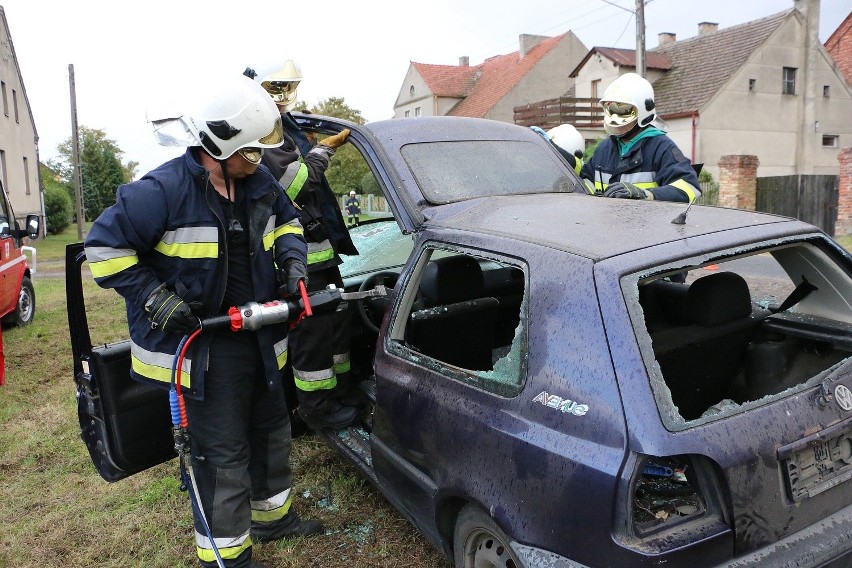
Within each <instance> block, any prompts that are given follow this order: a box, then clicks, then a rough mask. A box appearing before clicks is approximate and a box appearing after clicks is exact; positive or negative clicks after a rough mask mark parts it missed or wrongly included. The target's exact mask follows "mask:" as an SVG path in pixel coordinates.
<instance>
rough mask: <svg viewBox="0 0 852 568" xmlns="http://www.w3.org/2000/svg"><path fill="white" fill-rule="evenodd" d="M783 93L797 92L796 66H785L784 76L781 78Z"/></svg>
mask: <svg viewBox="0 0 852 568" xmlns="http://www.w3.org/2000/svg"><path fill="white" fill-rule="evenodd" d="M781 94H783V95H795V94H796V68H795V67H784V73H783V77H782V79H781Z"/></svg>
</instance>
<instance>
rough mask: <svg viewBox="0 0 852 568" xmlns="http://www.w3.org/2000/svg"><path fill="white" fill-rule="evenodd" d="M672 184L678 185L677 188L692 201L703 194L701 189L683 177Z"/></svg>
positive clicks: (673, 185)
mask: <svg viewBox="0 0 852 568" xmlns="http://www.w3.org/2000/svg"><path fill="white" fill-rule="evenodd" d="M671 186H672V187H676V188H677V189H679V190H681V191H682V192H684V193H685V194H686V197H687V198H688V199H689V202H690V203H692V202H693V201H695V200H696V199H698V196H699V195H701V190H700V189H698V188H697V187H695V186H694V185H692V184H691V183H689V182H688V181H686V180H683V179H679V180H677V181H676V182H673V183H672V184H671Z"/></svg>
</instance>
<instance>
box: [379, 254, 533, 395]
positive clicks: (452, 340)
mask: <svg viewBox="0 0 852 568" xmlns="http://www.w3.org/2000/svg"><path fill="white" fill-rule="evenodd" d="M525 289H526V286H525V277H524V271H523V270H522V269H521V268H519V267H518V266H515V265H513V264H510V263H509V262H506V261H503V260H497V259H494V258H485V257H484V256H480V255H473V254H469V253H466V252H462V251H459V250H455V249H453V250H450V249H445V248H434V247H427V248H426V249H424V251H423V253H422V254H421V256H420V259H419V261H418V267H417V269H416V270H415V273H414V276H413V277H412V278H411V279H410V280H409V282H408V285H407V289H406V290H405V291H404V292H403V299H402V301H401V306H403V307H402V308H401V310H400V312H399V313H398V314H397V315H396V318H395V323H394V324H393V327H392V329H391V331H390V333H391V338H392V339H394V340H397V341H398V343H397V344H396V346H397V347H398V348H400V349H401V353H403V354H405V355H407V356H409V357H411V358H413V359H414V360H415V361H416V362H417V363H420V364H423V365H424V366H427V367H430V368H432V369H435V370H438V371H440V372H445V373H447V374H449V375H451V376H453V377H454V378H458V379H460V380H463V381H465V382H471V383H473V384H476V385H477V386H478V387H480V388H483V389H486V390H489V391H491V392H495V393H497V394H502V395H506V396H513V395H515V394H517V393H518V392H520V387H521V384H522V382H523V381H522V377H523V371H524V366H525V365H524V361H525V353H526V349H525V344H526V317H525V316H524V314H525V312H526V304H527V302H526V294H525Z"/></svg>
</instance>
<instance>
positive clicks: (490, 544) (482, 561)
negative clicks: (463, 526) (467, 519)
mask: <svg viewBox="0 0 852 568" xmlns="http://www.w3.org/2000/svg"><path fill="white" fill-rule="evenodd" d="M465 553H466V554H465V557H466V558H467V560H468V562H466V563H465V566H467V567H468V568H517V567H516V566H515V562H514V560H512V557H511V555H510V554H509V551H508V550H507V547H506V545H505V544H503V542H501V541H500V539H499V538H497V537H496V536H494V534H492V533H491V532H490V531H487V530H485V529H479V530H477V531H474V532H472V533H471V534H470V535H468V537H467V542H466V550H465Z"/></svg>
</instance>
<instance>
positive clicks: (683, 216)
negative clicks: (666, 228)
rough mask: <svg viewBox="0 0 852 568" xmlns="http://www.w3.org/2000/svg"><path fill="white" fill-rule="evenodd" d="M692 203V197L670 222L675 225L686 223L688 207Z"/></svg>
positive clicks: (693, 201)
mask: <svg viewBox="0 0 852 568" xmlns="http://www.w3.org/2000/svg"><path fill="white" fill-rule="evenodd" d="M693 203H695V200H694V199H693V200H691V201H690V202H689V205H687V206H686V209H684V210H683V212H682V213H680V214H679V215H678V216H677V217H675V218H674V219H672V223H673V224H675V225H686V214H687V213H689V208H690V207H692V204H693Z"/></svg>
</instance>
